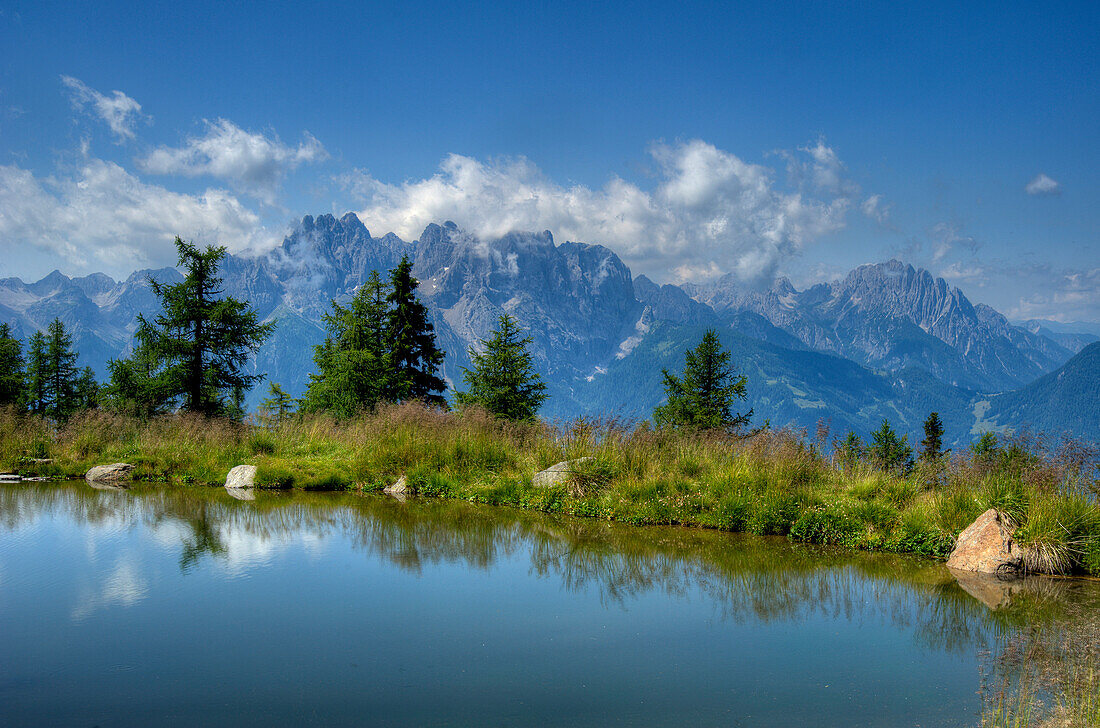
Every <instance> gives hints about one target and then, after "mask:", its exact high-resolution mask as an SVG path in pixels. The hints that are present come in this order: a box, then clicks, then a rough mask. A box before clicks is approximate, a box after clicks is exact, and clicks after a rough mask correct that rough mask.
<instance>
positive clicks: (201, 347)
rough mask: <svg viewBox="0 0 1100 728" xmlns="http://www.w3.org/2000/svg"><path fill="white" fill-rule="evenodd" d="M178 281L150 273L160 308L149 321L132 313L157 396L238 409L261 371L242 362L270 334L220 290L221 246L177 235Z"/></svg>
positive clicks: (217, 411) (186, 404) (204, 410)
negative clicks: (201, 245)
mask: <svg viewBox="0 0 1100 728" xmlns="http://www.w3.org/2000/svg"><path fill="white" fill-rule="evenodd" d="M176 251H177V253H178V254H179V265H180V267H182V268H184V269H185V270H186V275H185V276H184V279H183V281H182V282H180V283H177V284H174V285H167V284H164V283H162V282H160V281H156V280H150V281H149V285H150V287H151V288H152V289H153V293H154V294H156V296H157V298H159V299H160V303H161V306H162V308H163V313H161V314H160V315H158V316H157V317H156V318H155V319H154V320H153V321H152V322H149V321H147V320H146V319H145V318H144V317H142V316H138V324H139V326H141V327H143V328H144V329H145V332H146V336H147V339H148V341H147V346H148V347H149V350H150V351H149V353H150V355H151V356H152V357H153V358H154V359H155V361H156V362H157V363H158V365H159V369H158V371H157V373H156V375H155V379H156V380H157V381H156V383H155V385H154V388H155V389H156V391H157V392H158V394H159V396H160V397H162V398H163V400H170V401H177V400H178V401H179V402H180V406H181V408H182V409H185V410H189V411H191V412H198V413H201V414H204V415H207V416H239V415H240V414H241V404H242V402H243V399H244V393H245V392H247V391H248V390H249V389H251V388H252V386H253V385H254V384H255V383H256V382H257V381H259V380H260V379H262V378H263V375H250V374H245V373H244V371H243V368H244V365H245V364H246V363H247V362H248V359H249V358H250V357H251V356H252V355H253V354H255V352H256V350H257V349H258V348H259V347H260V345H261V344H263V342H264V341H265V340H266V339H267V337H268V336H270V335H271V332H272V330H273V329H274V327H275V324H274V323H267V324H261V323H260V322H259V321H258V320H257V318H256V312H255V311H253V310H252V307H251V306H249V305H248V304H247V303H246V302H244V301H238V300H237V299H235V298H232V297H229V296H223V295H222V294H223V293H224V290H223V289H222V287H221V278H219V277H218V266H219V264H220V263H221V261H222V259H223V258H224V257H225V252H226V251H225V248H224V247H214V246H212V245H211V246H207V247H206V250H199V249H198V248H197V247H196V246H194V245H192V244H191V243H185V242H184V241H183V240H181V239H180V238H178V237H177V238H176Z"/></svg>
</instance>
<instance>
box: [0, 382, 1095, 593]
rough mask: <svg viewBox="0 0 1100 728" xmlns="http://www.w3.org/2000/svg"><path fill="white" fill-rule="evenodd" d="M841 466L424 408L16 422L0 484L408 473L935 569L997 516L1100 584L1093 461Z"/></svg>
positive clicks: (495, 493)
mask: <svg viewBox="0 0 1100 728" xmlns="http://www.w3.org/2000/svg"><path fill="white" fill-rule="evenodd" d="M819 439H820V438H819ZM825 451H826V448H825V447H823V446H822V443H810V442H808V441H807V440H806V439H805V437H804V435H802V434H801V433H796V432H790V431H785V430H779V431H764V432H760V433H758V434H755V435H753V436H751V437H745V438H735V437H730V436H728V435H720V434H713V433H710V434H708V433H703V434H697V435H684V434H677V433H674V432H668V431H661V430H655V429H653V428H651V427H650V426H648V424H646V423H642V424H640V425H632V424H629V423H622V422H618V421H614V420H598V419H578V420H575V421H572V422H568V423H558V424H547V423H510V422H504V421H500V420H497V419H494V418H493V417H491V416H490V415H488V414H486V413H484V412H481V411H477V410H468V411H465V412H463V413H461V414H455V413H446V412H442V411H439V410H435V409H430V408H425V407H422V406H419V405H414V404H406V405H394V406H388V407H381V408H379V409H378V410H377V411H376V412H374V413H372V414H368V415H363V416H361V417H359V418H356V419H352V420H345V421H339V420H335V419H333V418H330V417H326V416H311V417H299V418H295V419H291V420H289V421H286V422H283V423H280V424H278V425H275V426H272V427H264V426H260V425H258V424H256V423H237V422H231V421H225V420H209V419H203V418H201V417H197V416H191V415H172V416H166V417H161V418H157V419H153V420H150V421H140V420H136V419H132V418H128V417H125V416H122V415H119V414H115V413H111V412H105V411H92V412H87V413H84V414H82V415H80V416H78V417H75V418H73V419H72V420H70V421H69V422H68V423H67V424H65V425H64V426H63V427H62V428H60V429H58V430H54V429H52V428H51V427H49V426H48V425H47V423H45V422H44V421H42V420H41V419H38V418H35V417H30V416H23V415H18V414H16V413H14V412H7V413H4V414H3V416H0V468H2V469H4V470H9V471H19V472H22V473H24V474H29V475H42V476H47V477H76V476H81V475H83V474H84V472H86V470H87V469H88V468H90V467H91V466H93V465H96V464H101V463H106V462H115V461H124V462H130V463H132V464H134V465H135V471H134V472H135V477H137V478H139V479H142V480H148V481H173V482H177V483H193V484H220V483H222V482H224V479H225V474H226V473H227V472H228V470H229V469H230V468H231V467H233V466H234V465H238V464H241V463H251V464H254V465H256V466H257V469H258V473H257V478H258V483H259V484H260V485H261V486H262V487H272V488H288V487H294V488H302V489H310V490H363V491H366V490H377V489H381V488H382V487H384V486H385V485H386V484H388V483H392V482H393V481H395V480H397V478H399V477H400V476H402V475H404V476H405V477H406V480H407V482H408V483H409V485H410V487H412V488H413V489H414V490H415V491H418V492H419V493H421V494H423V495H432V496H439V497H449V498H462V499H465V500H468V501H473V502H484V503H493V504H509V505H514V506H519V507H525V508H534V509H539V510H545V511H556V512H564V513H571V514H575V515H582V516H592V517H598V518H604V519H609V520H617V521H623V522H627V523H635V524H658V523H669V524H672V523H675V524H685V525H694V526H703V527H708V528H717V529H724V530H729V531H745V532H751V533H757V534H762V535H781V536H787V537H788V538H791V539H792V540H800V541H809V542H815V543H824V544H842V545H846V546H851V547H857V548H865V549H873V550H881V551H895V552H910V553H919V554H926V555H931V556H944V555H946V554H947V553H948V552H949V551H950V549H951V548H952V546H953V544H954V540H955V538H956V537H957V535H958V533H959V531H961V530H962V529H963V528H965V527H966V526H967V525H968V524H969V523H971V522H972V521H973V520H974V518H975V517H977V516H978V515H979V514H980V513H981V512H983V511H984V510H986V509H988V508H997V509H999V510H1000V511H1001V512H1003V513H1004V514H1005V515H1006V516H1007V517H1008V518H1009V519H1010V520H1011V521H1012V522H1014V523H1015V524H1017V526H1018V528H1017V539H1018V540H1019V541H1020V542H1021V544H1022V545H1024V546H1027V547H1028V549H1029V551H1028V553H1029V557H1028V559H1029V561H1028V564H1027V566H1028V567H1029V568H1030V569H1032V570H1035V571H1040V572H1046V573H1069V572H1072V571H1084V572H1088V573H1092V574H1100V506H1098V503H1097V491H1098V481H1097V462H1098V457H1097V453H1096V451H1095V450H1094V449H1091V448H1088V447H1085V446H1083V445H1081V444H1079V443H1061V444H1059V445H1058V446H1057V447H1048V446H1046V445H1045V444H1043V443H1042V442H1041V441H1038V440H1036V439H1035V438H1030V439H1028V438H1021V439H1020V440H1019V441H1013V442H1010V443H1008V444H1006V445H1004V446H1002V447H999V448H997V449H995V450H992V451H983V452H982V453H981V454H980V455H972V454H969V453H967V454H957V455H955V456H954V457H952V458H946V457H945V458H944V459H942V460H940V461H937V462H933V463H922V464H921V465H919V466H918V467H917V468H915V469H914V470H912V471H911V472H909V473H905V474H901V473H897V472H882V471H879V470H876V469H874V467H873V466H872V465H871V464H869V463H865V462H859V461H853V460H851V459H845V460H844V461H843V462H841V461H838V460H835V459H834V458H832V457H830V456H828V455H827V454H825ZM581 457H585V458H590V460H587V461H585V463H584V464H583V465H580V466H578V467H577V468H576V469H575V470H576V472H575V473H574V474H573V476H572V479H571V480H570V482H568V483H566V484H564V485H562V486H561V487H553V488H535V487H533V486H532V485H531V479H532V476H533V475H534V474H535V473H536V472H538V471H539V470H542V469H544V468H546V467H548V466H549V465H552V464H554V463H556V462H559V461H562V460H571V459H576V458H581Z"/></svg>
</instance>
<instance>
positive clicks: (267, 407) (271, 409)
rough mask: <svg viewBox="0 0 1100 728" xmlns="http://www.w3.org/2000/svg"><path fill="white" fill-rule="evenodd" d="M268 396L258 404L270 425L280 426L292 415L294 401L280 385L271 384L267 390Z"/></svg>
mask: <svg viewBox="0 0 1100 728" xmlns="http://www.w3.org/2000/svg"><path fill="white" fill-rule="evenodd" d="M267 391H268V394H269V395H270V396H269V397H268V398H267V399H265V400H264V401H262V402H260V407H261V408H262V409H263V411H264V413H265V415H266V418H267V420H269V422H270V424H273V425H281V424H282V423H283V422H285V421H286V420H287V419H289V418H290V417H291V416H292V415H293V414H294V399H293V398H292V397H291V396H290V395H289V394H287V393H286V390H285V389H283V388H282V387H281V386H280V385H278V384H276V383H275V382H272V383H271V384H270V385H269V386H268V388H267Z"/></svg>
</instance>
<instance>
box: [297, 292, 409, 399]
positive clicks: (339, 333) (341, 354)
mask: <svg viewBox="0 0 1100 728" xmlns="http://www.w3.org/2000/svg"><path fill="white" fill-rule="evenodd" d="M387 294H388V291H387V289H386V286H385V285H384V284H383V283H382V279H381V278H380V277H379V275H378V272H377V271H371V274H370V277H369V278H368V279H367V282H366V283H365V284H364V285H362V286H361V287H360V288H359V290H358V291H356V292H355V296H354V297H353V298H352V300H351V304H350V305H349V306H348V307H347V308H344V307H343V306H340V305H339V304H337V303H336V302H335V301H333V302H332V313H329V314H326V315H325V316H324V323H325V328H326V329H328V336H326V337H325V340H324V342H323V343H321V344H319V345H318V346H316V347H314V354H313V360H314V362H316V364H317V373H316V374H310V375H309V379H310V381H309V387H308V388H307V389H306V393H305V395H304V396H303V397H302V409H303V410H305V411H315V412H316V411H327V412H332V413H333V414H336V415H338V416H341V417H350V416H352V415H354V414H356V413H358V412H359V411H361V410H364V409H370V408H372V407H374V406H375V404H377V403H378V402H379V401H381V400H382V399H384V398H385V396H386V394H387V390H388V386H387V383H388V382H389V380H390V372H388V371H387V361H386V351H387V346H386V343H387V342H386V325H387V315H388V311H389V304H388V302H387Z"/></svg>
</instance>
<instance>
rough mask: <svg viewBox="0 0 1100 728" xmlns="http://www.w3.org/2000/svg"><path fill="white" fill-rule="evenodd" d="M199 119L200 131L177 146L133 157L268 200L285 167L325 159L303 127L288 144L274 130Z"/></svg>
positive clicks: (156, 170)
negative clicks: (212, 179)
mask: <svg viewBox="0 0 1100 728" xmlns="http://www.w3.org/2000/svg"><path fill="white" fill-rule="evenodd" d="M205 123H206V133H205V134H204V135H203V136H200V137H191V138H189V139H188V140H187V142H186V144H185V145H184V146H182V147H165V146H162V147H158V148H157V149H155V150H153V151H152V152H151V153H150V154H149V155H148V156H146V157H145V158H144V159H140V160H138V166H139V167H140V168H141V169H142V171H144V172H148V173H150V174H171V175H183V176H186V177H198V176H201V175H209V176H211V177H216V178H218V179H223V180H226V181H227V182H228V183H229V184H230V185H231V186H232V187H233V188H234V189H236V190H238V191H242V192H246V193H248V194H250V195H253V196H255V197H256V198H258V199H260V200H263V201H264V202H267V203H273V202H274V201H275V198H276V195H277V193H278V190H279V186H280V185H281V184H282V181H283V178H284V177H286V175H287V173H288V172H290V171H291V170H293V169H295V168H296V167H298V166H299V165H301V164H308V163H310V162H320V161H324V160H325V159H328V152H326V151H325V148H324V146H323V145H322V144H321V142H319V141H317V139H316V138H315V137H314V136H313V135H311V134H310V133H309V132H305V134H304V135H303V140H302V142H301V143H300V144H299V145H298V146H297V147H290V146H287V145H285V144H283V143H282V142H281V141H279V138H278V137H277V136H274V135H273V136H271V137H268V136H265V135H263V134H256V133H253V132H249V131H245V130H244V129H242V128H240V127H239V126H237V125H236V124H234V123H233V122H231V121H228V120H226V119H218V120H217V121H213V122H210V121H207V122H205Z"/></svg>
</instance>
